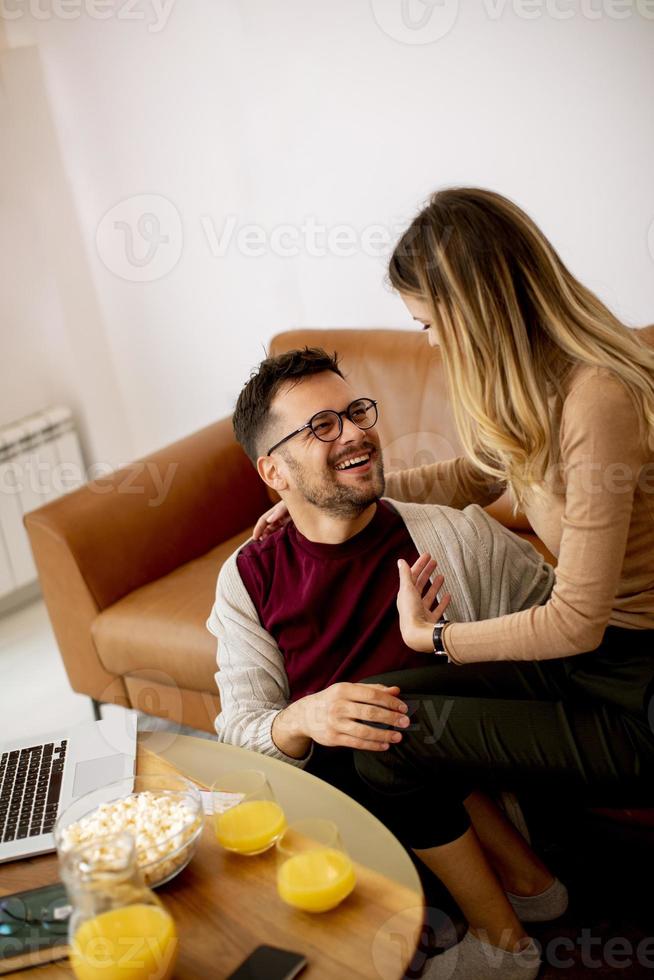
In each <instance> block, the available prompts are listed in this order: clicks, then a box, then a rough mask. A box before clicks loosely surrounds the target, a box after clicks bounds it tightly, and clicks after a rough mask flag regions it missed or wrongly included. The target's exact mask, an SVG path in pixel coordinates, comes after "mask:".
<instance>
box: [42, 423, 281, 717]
mask: <svg viewBox="0 0 654 980" xmlns="http://www.w3.org/2000/svg"><path fill="white" fill-rule="evenodd" d="M269 506H270V502H269V498H268V496H267V494H266V488H265V485H264V484H263V482H262V481H261V480H260V479H259V476H258V475H257V473H256V471H255V469H254V467H253V466H252V464H251V463H250V461H249V460H248V458H247V456H246V455H245V453H244V452H243V450H242V449H241V447H240V446H239V445H238V443H237V442H236V441H235V439H234V436H233V432H232V425H231V420H229V419H223V420H222V421H220V422H216V423H214V424H213V425H210V426H207V428H205V429H202V430H200V431H199V432H196V433H194V434H193V435H191V436H188V437H187V438H185V439H182V440H180V441H179V442H176V443H174V444H173V445H171V446H168V447H166V448H165V449H162V450H160V451H159V452H158V453H155V454H154V455H152V456H150V457H148V458H146V459H142V460H139V461H138V462H136V463H132V464H131V465H129V466H127V467H124V468H123V469H121V470H119V471H117V472H116V473H112V474H110V475H109V476H108V477H106V478H102V479H99V480H95V481H93V482H91V483H88V484H87V485H86V486H84V487H82V488H81V489H79V490H76V491H74V492H73V493H70V494H67V495H66V496H65V497H61V498H59V499H58V500H55V501H52V502H51V503H49V504H46V505H45V506H44V507H40V508H39V509H38V510H35V511H32V512H31V513H29V514H27V515H26V516H25V526H26V528H27V531H28V534H29V537H30V542H31V545H32V550H33V552H34V559H35V561H36V566H37V569H38V572H39V578H40V581H41V586H42V589H43V595H44V599H45V602H46V605H47V608H48V613H49V615H50V619H51V622H52V625H53V629H54V632H55V636H56V638H57V642H58V644H59V648H60V650H61V654H62V657H63V660H64V663H65V666H66V669H67V672H68V675H69V678H70V680H71V684H72V686H73V688H74V689H75V690H77V691H81V692H83V693H86V694H90V695H91V696H92V697H96V698H97V699H98V700H106V701H118V702H120V701H124V703H125V704H127V703H128V700H127V697H126V694H125V691H124V687H123V684H122V680H121V679H119V678H116V677H114V676H113V675H111V674H109V673H108V672H107V671H106V670H105V669H104V667H103V666H102V664H101V662H100V660H99V659H98V656H97V653H96V651H95V647H94V645H93V641H92V638H91V623H92V622H93V620H94V619H95V617H96V616H97V615H98V613H99V612H100V611H101V610H102V609H106V608H107V607H108V606H110V605H112V604H113V603H114V602H116V601H117V600H118V599H121V598H122V597H123V596H125V595H127V594H128V593H130V592H133V591H134V590H135V589H138V588H140V587H141V586H143V585H146V584H147V583H148V582H153V581H155V580H156V579H158V578H161V577H162V576H163V575H167V574H168V573H169V572H171V571H173V570H174V569H175V568H178V567H179V566H180V565H183V564H184V563H186V562H188V561H191V560H193V559H194V558H198V557H199V556H200V555H203V554H205V553H206V552H207V551H209V550H210V549H211V548H213V547H215V546H216V545H218V544H220V543H221V542H222V541H224V540H227V539H228V538H230V537H233V536H234V535H236V534H238V533H239V532H240V531H243V530H244V529H246V528H248V527H249V526H250V525H252V524H253V523H254V522H255V521H256V519H257V517H259V515H260V514H262V513H263V511H264V510H266V509H267V508H268V507H269ZM207 612H208V610H207Z"/></svg>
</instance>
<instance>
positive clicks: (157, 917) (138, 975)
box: [70, 904, 177, 980]
mask: <svg viewBox="0 0 654 980" xmlns="http://www.w3.org/2000/svg"><path fill="white" fill-rule="evenodd" d="M176 958H177V933H176V931H175V923H174V922H173V919H172V917H171V916H170V915H169V914H168V912H166V911H165V910H164V909H162V908H159V907H158V906H156V905H141V904H137V905H125V906H123V907H122V908H118V909H112V910H111V911H110V912H102V913H101V914H100V915H96V916H95V918H93V919H88V920H87V921H86V922H83V923H82V925H81V926H80V927H79V929H78V930H77V932H76V933H75V935H74V937H73V941H72V943H71V950H70V963H71V966H72V968H73V973H74V974H75V976H76V977H77V980H118V978H119V980H168V978H169V977H172V975H173V971H174V969H175V960H176Z"/></svg>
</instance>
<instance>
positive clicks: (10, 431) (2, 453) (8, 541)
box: [0, 407, 86, 598]
mask: <svg viewBox="0 0 654 980" xmlns="http://www.w3.org/2000/svg"><path fill="white" fill-rule="evenodd" d="M85 482H86V476H85V470H84V461H83V459H82V454H81V451H80V445H79V440H78V438H77V433H76V432H75V426H74V423H73V418H72V415H71V412H70V409H68V408H61V407H56V408H48V409H45V411H43V412H38V413H37V414H36V415H30V416H28V417H27V418H24V419H20V420H19V421H18V422H13V423H12V424H11V425H8V426H5V427H4V428H2V429H0V598H2V597H3V596H7V595H9V594H10V593H12V592H15V591H16V590H17V589H20V588H23V587H24V586H26V585H30V584H31V583H32V582H34V581H35V579H36V577H37V576H36V568H35V566H34V561H33V559H32V552H31V549H30V544H29V539H28V537H27V531H26V530H25V528H24V527H23V515H24V514H26V513H27V512H28V511H30V510H35V509H36V508H37V507H41V506H42V505H43V504H45V503H47V502H48V501H50V500H54V499H55V497H60V496H61V495H62V494H64V493H68V492H69V491H70V490H75V489H76V488H77V487H79V486H81V485H82V484H83V483H85Z"/></svg>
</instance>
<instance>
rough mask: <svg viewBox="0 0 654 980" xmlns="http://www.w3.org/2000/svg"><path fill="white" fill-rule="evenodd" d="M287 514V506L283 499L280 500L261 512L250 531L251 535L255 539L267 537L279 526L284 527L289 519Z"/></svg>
mask: <svg viewBox="0 0 654 980" xmlns="http://www.w3.org/2000/svg"><path fill="white" fill-rule="evenodd" d="M290 519H291V518H290V517H289V516H288V507H287V506H286V504H285V503H284V501H283V500H280V501H279V502H278V503H276V504H275V506H274V507H271V508H270V510H267V511H266V513H265V514H262V515H261V517H260V518H259V520H258V521H257V523H256V524H255V525H254V530H253V532H252V537H253V538H254V540H255V541H259V540H260V539H261V540H263V538H267V537H268V535H269V534H274V532H275V531H278V530H279V529H280V527H284V525H285V524H288V522H289V521H290Z"/></svg>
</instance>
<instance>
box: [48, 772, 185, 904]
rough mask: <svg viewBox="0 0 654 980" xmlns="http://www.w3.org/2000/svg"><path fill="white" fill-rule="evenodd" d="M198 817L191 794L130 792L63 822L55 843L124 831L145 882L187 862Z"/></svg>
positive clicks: (67, 845) (64, 847)
mask: <svg viewBox="0 0 654 980" xmlns="http://www.w3.org/2000/svg"><path fill="white" fill-rule="evenodd" d="M201 822H202V816H201V813H198V811H197V807H196V805H195V804H194V802H193V800H192V799H190V798H188V797H186V796H183V795H182V794H179V793H161V794H156V793H152V792H150V791H145V792H142V793H132V794H131V795H130V796H126V797H124V798H122V799H119V800H114V801H112V802H111V803H101V804H100V806H99V807H98V808H97V809H96V810H94V811H93V812H92V813H89V814H88V815H87V816H85V817H82V818H81V819H80V820H77V821H76V822H75V823H71V824H69V825H68V826H67V827H64V828H62V831H61V840H60V845H59V847H60V850H61V851H62V852H65V851H68V850H70V849H71V848H73V847H78V846H79V845H80V844H88V843H91V842H97V841H98V839H99V838H102V837H108V836H113V835H114V834H119V833H122V832H125V831H126V832H127V833H129V834H131V835H132V836H133V837H134V838H135V841H136V856H137V862H138V865H139V868H140V869H141V872H142V874H143V877H144V878H145V882H146V884H148V885H151V884H155V885H156V884H158V883H159V882H161V881H163V880H164V879H167V878H169V877H170V876H171V875H172V874H174V872H175V871H177V870H181V868H182V867H184V865H185V864H186V863H187V861H188V860H189V857H190V852H191V848H192V846H193V844H192V842H193V841H194V840H195V836H196V831H197V830H198V828H199V826H200V824H201ZM185 844H186V845H188V846H187V847H185V846H184V845H185ZM99 847H100V850H102V848H101V845H99ZM172 855H174V857H172Z"/></svg>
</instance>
